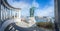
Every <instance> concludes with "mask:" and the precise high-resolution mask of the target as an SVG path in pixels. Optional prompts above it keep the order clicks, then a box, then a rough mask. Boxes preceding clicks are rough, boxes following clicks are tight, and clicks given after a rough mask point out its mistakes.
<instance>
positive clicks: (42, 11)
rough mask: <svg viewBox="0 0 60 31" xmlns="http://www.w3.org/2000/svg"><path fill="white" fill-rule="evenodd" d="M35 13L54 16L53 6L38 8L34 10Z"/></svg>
mask: <svg viewBox="0 0 60 31" xmlns="http://www.w3.org/2000/svg"><path fill="white" fill-rule="evenodd" d="M36 12H37V13H36V14H37V15H38V16H50V17H53V16H54V7H53V6H47V7H45V8H44V9H38V10H36Z"/></svg>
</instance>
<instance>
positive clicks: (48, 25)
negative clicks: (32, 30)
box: [36, 22, 53, 29]
mask: <svg viewBox="0 0 60 31" xmlns="http://www.w3.org/2000/svg"><path fill="white" fill-rule="evenodd" d="M36 24H37V26H38V27H42V28H47V29H53V23H51V22H38V23H36Z"/></svg>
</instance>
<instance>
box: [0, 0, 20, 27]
mask: <svg viewBox="0 0 60 31" xmlns="http://www.w3.org/2000/svg"><path fill="white" fill-rule="evenodd" d="M17 10H19V11H20V8H15V7H12V6H11V5H9V4H8V2H7V0H1V21H0V24H2V23H3V22H4V21H6V20H8V19H11V18H14V17H16V16H17V15H16V13H18V12H16V11H17ZM0 26H1V25H0Z"/></svg>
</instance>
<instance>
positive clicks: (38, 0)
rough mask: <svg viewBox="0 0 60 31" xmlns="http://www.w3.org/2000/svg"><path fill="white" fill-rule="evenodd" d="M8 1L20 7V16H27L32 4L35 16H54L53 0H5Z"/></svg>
mask: <svg viewBox="0 0 60 31" xmlns="http://www.w3.org/2000/svg"><path fill="white" fill-rule="evenodd" d="M7 1H8V3H9V4H10V5H12V6H14V7H16V8H21V15H22V16H29V9H30V8H31V7H32V6H34V7H36V8H37V9H35V13H34V15H35V16H50V17H54V0H7Z"/></svg>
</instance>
